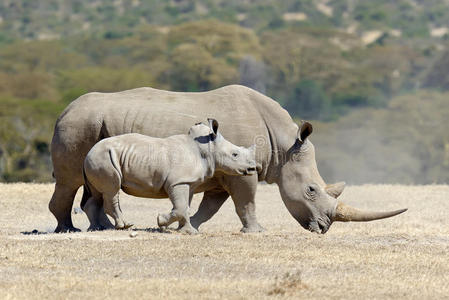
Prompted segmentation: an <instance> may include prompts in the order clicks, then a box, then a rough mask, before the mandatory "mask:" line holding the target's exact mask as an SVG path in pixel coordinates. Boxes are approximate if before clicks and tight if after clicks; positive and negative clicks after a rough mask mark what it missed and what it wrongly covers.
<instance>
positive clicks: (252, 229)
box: [240, 223, 265, 233]
mask: <svg viewBox="0 0 449 300" xmlns="http://www.w3.org/2000/svg"><path fill="white" fill-rule="evenodd" d="M264 231H265V228H263V227H262V226H261V225H260V224H258V223H256V224H252V225H248V226H244V227H242V229H240V232H243V233H252V232H264Z"/></svg>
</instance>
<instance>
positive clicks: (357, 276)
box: [0, 184, 449, 299]
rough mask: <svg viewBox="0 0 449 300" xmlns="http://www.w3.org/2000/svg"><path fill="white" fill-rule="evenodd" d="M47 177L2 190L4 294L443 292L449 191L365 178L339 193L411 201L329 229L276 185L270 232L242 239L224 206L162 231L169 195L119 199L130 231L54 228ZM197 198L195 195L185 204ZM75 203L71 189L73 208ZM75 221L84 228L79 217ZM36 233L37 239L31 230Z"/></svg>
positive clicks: (448, 276) (267, 221)
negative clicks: (307, 225) (396, 212)
mask: <svg viewBox="0 0 449 300" xmlns="http://www.w3.org/2000/svg"><path fill="white" fill-rule="evenodd" d="M52 189H53V186H52V185H51V184H43V185H39V184H2V185H0V199H1V200H0V225H1V230H0V298H3V299H15V298H26V299H29V298H56V299H67V298H68V299H77V298H86V297H88V298H104V297H105V296H106V297H110V298H122V299H128V298H142V297H144V298H147V299H148V298H153V297H155V296H158V297H164V298H175V297H176V298H212V299H214V298H239V299H241V298H273V297H275V298H276V297H278V298H279V297H289V298H323V297H326V298H398V297H401V298H404V297H405V298H419V299H421V298H447V297H448V295H449V285H448V282H449V256H448V255H449V219H448V216H449V210H448V201H449V187H448V186H409V187H407V186H388V185H376V186H372V185H365V186H354V187H349V188H347V190H345V192H344V193H343V195H342V199H343V200H345V201H346V202H347V203H349V204H353V205H356V206H358V207H361V208H373V209H396V208H401V207H408V208H409V211H408V212H407V213H405V214H403V215H401V216H398V217H395V218H392V219H388V220H383V221H376V222H371V223H336V224H334V225H333V226H332V228H331V229H330V231H329V232H328V233H327V234H326V235H323V236H321V235H316V234H312V233H309V232H306V231H305V230H303V229H302V228H300V226H299V225H298V224H297V223H296V222H295V221H294V220H293V219H292V218H291V217H290V215H289V214H288V212H287V210H286V209H285V207H284V206H283V204H282V201H281V199H280V196H279V193H278V191H277V187H275V186H267V185H262V186H260V187H259V190H258V194H257V198H258V199H257V201H258V202H257V203H258V208H257V210H258V216H259V220H260V222H261V223H262V225H264V226H265V227H266V228H267V229H268V230H267V231H266V232H265V233H262V234H240V233H239V229H240V222H239V220H238V218H237V216H236V214H235V213H234V209H233V205H232V201H228V202H227V203H226V204H225V205H224V206H223V208H222V209H221V210H220V212H219V213H218V214H217V215H216V216H215V217H214V218H213V219H212V220H210V221H209V222H208V223H207V224H204V225H203V227H201V232H202V234H201V235H198V236H186V235H180V234H177V233H174V232H172V233H159V232H155V231H154V230H153V229H154V228H155V227H156V215H157V212H160V211H168V210H169V209H170V203H169V201H168V200H148V199H138V198H132V197H128V196H123V197H122V208H123V211H124V213H125V216H127V217H128V219H129V220H130V221H133V222H134V223H135V224H136V226H135V227H136V229H135V230H136V231H137V233H138V234H137V236H136V237H134V238H131V237H130V236H129V234H130V232H129V231H108V232H96V233H87V232H83V233H77V234H52V233H47V232H48V231H51V230H53V229H54V227H55V225H56V222H55V220H54V218H53V217H52V215H51V214H50V213H49V211H48V209H47V203H48V200H49V199H50V196H51V192H52ZM198 204H199V197H198V196H197V197H195V200H194V204H193V206H194V207H195V209H196V207H197V206H198ZM78 205H79V195H78V198H77V201H76V205H75V206H78ZM73 218H74V222H75V225H76V226H78V227H81V228H82V229H84V230H85V229H86V228H87V218H86V216H85V215H84V214H73ZM34 229H37V230H38V231H39V232H40V234H27V233H29V232H31V231H33V230H34Z"/></svg>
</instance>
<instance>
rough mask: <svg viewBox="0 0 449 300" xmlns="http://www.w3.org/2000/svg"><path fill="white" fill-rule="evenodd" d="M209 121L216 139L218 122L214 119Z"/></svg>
mask: <svg viewBox="0 0 449 300" xmlns="http://www.w3.org/2000/svg"><path fill="white" fill-rule="evenodd" d="M207 120H208V121H209V127H210V130H211V131H212V134H213V136H214V137H216V136H217V135H218V121H217V120H215V119H212V118H208V119H207Z"/></svg>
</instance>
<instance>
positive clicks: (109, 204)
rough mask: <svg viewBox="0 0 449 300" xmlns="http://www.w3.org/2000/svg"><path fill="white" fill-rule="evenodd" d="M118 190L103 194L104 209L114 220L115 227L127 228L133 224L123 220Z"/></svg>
mask: <svg viewBox="0 0 449 300" xmlns="http://www.w3.org/2000/svg"><path fill="white" fill-rule="evenodd" d="M119 200H120V199H119V191H116V192H115V193H105V194H103V203H104V209H105V210H106V211H107V212H108V214H109V215H111V216H112V218H113V219H114V221H115V229H127V228H129V227H131V226H133V224H131V223H128V222H126V221H125V218H124V217H123V213H122V210H121V208H120V203H119Z"/></svg>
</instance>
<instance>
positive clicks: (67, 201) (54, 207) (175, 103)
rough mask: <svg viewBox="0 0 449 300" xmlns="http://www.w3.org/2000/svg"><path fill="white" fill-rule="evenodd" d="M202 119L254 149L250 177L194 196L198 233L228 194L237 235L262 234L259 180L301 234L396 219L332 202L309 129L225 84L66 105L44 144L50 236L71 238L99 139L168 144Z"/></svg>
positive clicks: (220, 178)
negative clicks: (272, 188) (131, 137)
mask: <svg viewBox="0 0 449 300" xmlns="http://www.w3.org/2000/svg"><path fill="white" fill-rule="evenodd" d="M208 117H212V118H215V119H217V120H218V121H219V122H220V124H221V128H222V134H223V135H224V136H226V137H227V138H228V140H229V141H230V142H231V143H234V144H236V145H240V146H245V147H248V146H250V145H252V144H254V143H255V144H256V146H257V149H256V158H257V175H253V176H247V177H233V176H226V175H224V174H216V175H215V176H214V177H213V178H212V179H210V180H208V181H206V182H204V184H202V185H201V186H200V187H199V188H198V189H197V190H196V192H204V197H203V200H202V202H201V204H200V207H199V209H198V212H197V213H196V214H195V215H194V216H193V217H192V219H191V223H192V225H193V226H194V227H195V228H198V227H199V226H200V225H201V224H202V223H203V222H205V221H207V220H209V219H210V218H211V217H212V216H213V215H214V214H215V213H216V212H217V211H218V209H219V208H220V207H221V205H222V204H223V203H224V201H225V200H226V199H227V198H228V197H229V195H231V197H232V199H233V200H234V204H235V208H236V212H237V214H238V216H239V217H240V220H241V222H242V224H243V228H242V231H243V232H257V231H261V230H263V228H262V227H261V226H260V225H259V223H258V222H257V219H256V211H255V202H254V198H255V194H256V188H257V182H258V181H266V182H268V183H276V184H277V185H278V186H279V190H280V193H281V197H282V200H283V201H284V204H285V206H286V207H287V209H288V211H289V212H290V214H291V215H292V216H293V217H294V218H295V219H296V220H297V221H298V222H299V223H300V224H301V226H302V227H304V228H305V229H307V230H310V231H313V232H320V233H325V232H326V231H327V230H328V229H329V226H330V225H331V224H332V222H334V221H371V220H376V219H382V218H387V217H391V216H394V215H397V214H399V213H401V212H403V211H405V210H398V211H392V212H362V211H359V210H356V209H354V208H351V207H349V206H347V205H345V204H343V203H341V202H338V201H337V199H336V198H337V197H338V196H339V195H340V194H341V192H342V191H343V188H344V183H338V184H333V185H326V184H325V183H324V181H323V179H322V178H321V176H320V174H319V172H318V169H317V166H316V161H315V150H314V146H313V145H312V143H311V142H310V141H309V139H308V136H309V135H310V134H311V133H312V126H311V125H310V124H309V123H307V122H303V123H302V125H301V126H299V127H298V125H296V124H295V123H294V122H293V120H292V118H291V117H290V115H289V114H288V113H287V111H286V110H284V109H283V108H282V107H281V106H280V105H279V104H278V103H277V102H275V101H273V100H272V99H270V98H269V97H267V96H264V95H262V94H260V93H258V92H256V91H254V90H252V89H250V88H247V87H243V86H239V85H231V86H226V87H222V88H219V89H216V90H212V91H208V92H201V93H180V92H169V91H163V90H157V89H153V88H138V89H133V90H128V91H123V92H118V93H89V94H86V95H83V96H81V97H79V98H78V99H76V100H75V101H73V102H72V103H71V104H70V105H69V106H68V107H67V108H66V109H65V110H64V112H63V113H62V114H61V116H60V117H59V118H58V120H57V122H56V126H55V132H54V136H53V140H52V143H51V155H52V161H53V167H54V177H55V179H56V185H55V191H54V193H53V196H52V199H51V201H50V203H49V208H50V211H51V212H52V213H53V214H54V216H55V217H56V219H57V220H58V226H57V228H56V230H55V232H67V231H78V229H76V228H75V227H74V226H73V223H72V219H71V208H72V205H73V199H74V196H75V194H76V191H77V190H78V188H79V187H80V186H81V185H83V183H84V180H83V171H82V167H83V160H84V158H85V157H86V154H87V153H88V151H89V150H90V149H91V148H92V146H93V145H94V144H95V143H96V142H98V141H99V140H101V139H103V138H106V137H110V136H115V135H119V134H124V133H131V132H137V133H141V134H145V135H149V136H154V137H167V136H170V135H174V134H182V133H184V132H186V131H187V130H188V129H189V128H190V126H191V125H192V124H194V123H196V122H200V121H202V120H204V119H206V118H208Z"/></svg>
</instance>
